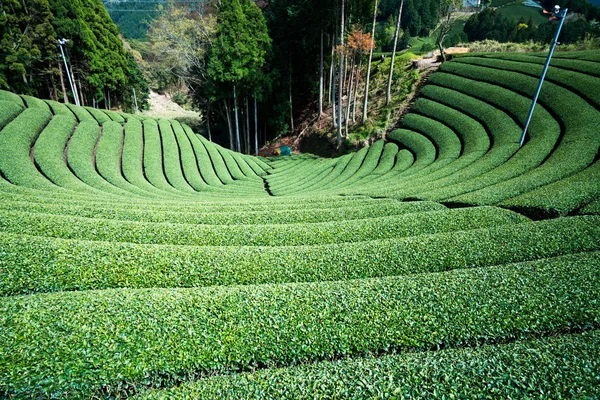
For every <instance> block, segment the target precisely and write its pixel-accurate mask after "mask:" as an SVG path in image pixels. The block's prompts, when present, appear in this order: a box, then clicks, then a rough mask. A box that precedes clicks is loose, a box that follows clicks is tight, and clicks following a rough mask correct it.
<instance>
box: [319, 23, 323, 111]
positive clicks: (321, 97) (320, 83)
mask: <svg viewBox="0 0 600 400" xmlns="http://www.w3.org/2000/svg"><path fill="white" fill-rule="evenodd" d="M322 115H323V28H321V65H320V68H319V119H321V116H322Z"/></svg>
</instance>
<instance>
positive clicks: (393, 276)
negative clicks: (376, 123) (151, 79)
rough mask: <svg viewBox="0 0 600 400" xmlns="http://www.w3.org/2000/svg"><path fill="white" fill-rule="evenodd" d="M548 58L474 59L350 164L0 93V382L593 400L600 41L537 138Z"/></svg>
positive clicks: (555, 95) (566, 72) (551, 77)
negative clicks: (524, 130)
mask: <svg viewBox="0 0 600 400" xmlns="http://www.w3.org/2000/svg"><path fill="white" fill-rule="evenodd" d="M350 4H354V2H353V1H352V2H350ZM279 5H281V4H279ZM313 6H314V7H315V10H316V9H317V8H316V7H317V4H316V3H314V4H313ZM355 6H356V7H358V5H357V4H356V5H355ZM413 6H415V4H414V3H413ZM352 7H354V6H351V5H350V8H351V10H352V9H353V8H352ZM289 11H290V12H291V13H292V14H294V15H296V13H297V15H304V14H303V11H302V7H300V8H297V9H290V10H289ZM350 13H352V11H350ZM543 60H544V54H535V53H533V54H527V55H524V54H515V55H507V54H501V55H498V54H480V55H473V54H469V55H465V56H461V57H457V58H456V59H455V60H453V61H451V62H448V63H445V64H444V65H442V66H441V67H440V71H438V72H436V73H434V74H432V75H431V76H429V78H428V82H427V85H425V86H424V88H422V90H421V92H420V95H419V96H418V98H417V100H416V101H415V102H414V105H413V106H412V107H411V109H410V111H409V112H407V113H406V114H405V116H404V118H403V120H402V122H401V123H400V124H399V125H398V126H397V128H399V129H395V130H394V131H393V132H392V133H391V134H390V135H389V139H390V140H389V141H387V142H386V141H382V140H380V141H376V142H373V143H370V146H367V147H364V148H362V149H360V150H358V151H356V152H352V153H349V154H346V155H344V156H342V157H338V158H330V159H323V158H319V157H316V156H314V155H310V154H298V155H292V156H290V157H286V158H277V159H264V158H254V157H250V156H244V155H241V154H238V153H234V152H231V151H229V150H226V149H223V148H221V147H220V146H218V145H215V144H214V143H211V142H209V141H207V140H206V139H204V138H203V137H201V136H199V135H196V134H194V133H193V132H192V130H191V129H190V128H189V127H188V126H185V125H181V124H180V123H178V122H176V121H167V120H161V121H158V122H157V121H156V120H153V119H151V118H147V117H139V116H133V115H129V114H124V113H117V112H111V111H100V110H98V109H87V110H86V109H85V108H82V107H75V106H72V105H67V106H65V105H64V104H61V103H58V102H54V101H48V102H45V101H41V100H39V99H36V98H34V97H29V96H23V97H19V96H16V95H14V94H11V93H8V92H2V91H0V121H4V122H2V124H3V125H2V127H1V130H0V142H1V143H0V172H1V173H0V343H2V344H3V345H2V346H0V397H7V398H13V397H14V398H21V397H27V398H29V397H34V398H43V397H49V398H50V397H56V398H105V397H115V398H116V397H119V398H128V397H131V396H133V395H135V394H142V395H144V394H148V395H155V396H159V397H160V396H171V395H172V396H176V397H182V398H186V397H188V398H197V397H202V396H206V397H208V398H214V397H236V396H237V397H239V398H252V396H255V397H259V398H264V397H285V396H288V398H302V397H303V396H304V397H315V396H321V397H353V396H354V397H385V396H387V397H398V396H404V395H410V396H413V397H414V396H422V397H427V398H435V397H436V396H437V397H443V396H448V395H455V396H456V397H461V396H462V397H478V396H479V395H480V394H481V396H496V397H523V396H529V397H535V396H538V397H539V393H544V395H545V396H551V397H557V398H560V397H573V396H575V397H578V396H580V397H585V396H588V397H589V395H592V396H593V394H594V393H595V392H597V390H596V389H597V388H598V382H597V379H596V374H595V373H594V370H593V368H595V367H594V365H595V364H593V362H592V364H590V361H589V360H594V361H595V360H596V359H597V358H598V357H596V355H595V354H596V353H597V350H596V349H597V347H598V346H597V345H596V343H595V342H594V341H593V340H592V339H590V338H592V337H593V338H596V336H597V334H596V332H590V333H586V332H585V331H588V330H592V331H597V330H598V328H600V325H598V321H599V320H600V319H599V316H600V309H599V308H598V302H597V298H598V295H599V294H600V293H599V289H598V288H600V281H599V279H600V277H599V275H598V273H597V265H598V264H599V262H600V216H598V215H581V216H576V217H567V215H579V214H598V213H599V211H598V210H599V204H600V203H599V202H598V196H599V189H598V185H597V182H598V179H599V178H600V175H599V171H600V169H599V166H600V164H599V162H598V157H597V154H598V149H599V148H600V141H599V140H600V139H599V137H598V135H597V132H598V128H599V127H598V126H597V125H598V124H597V121H600V119H598V108H599V107H600V104H599V99H598V96H597V94H596V92H597V90H596V89H597V86H598V82H597V80H598V78H599V77H600V73H599V72H598V68H596V67H597V65H596V64H597V63H598V61H600V58H599V57H598V56H597V54H596V53H594V52H575V53H570V54H565V53H557V54H556V61H555V63H554V64H553V66H552V67H551V69H550V71H549V73H548V75H547V81H546V83H545V84H544V88H543V90H542V95H541V97H540V102H539V104H538V107H537V108H536V111H535V113H534V116H533V117H534V118H533V120H532V123H531V125H530V130H529V136H528V139H527V141H526V143H525V145H524V146H523V147H519V144H518V139H519V134H520V127H521V126H522V125H523V124H524V121H525V118H526V117H527V113H528V111H529V106H530V104H531V96H532V93H533V90H534V89H535V88H536V85H537V76H538V75H539V72H540V69H541V64H542V63H543ZM239 85H240V86H239V87H240V90H241V91H243V89H242V88H243V81H240V83H239ZM401 90H403V89H402V88H401V87H400V88H398V91H401ZM286 93H287V92H286ZM265 101H269V100H265ZM25 106H26V107H27V108H25V109H23V108H24V107H25ZM389 110H390V109H387V110H386V112H388V111H389ZM51 112H52V114H54V115H51ZM216 112H218V111H216ZM90 113H94V115H95V116H96V118H94V117H93V116H92V114H90ZM74 117H76V119H77V121H76V119H75V118H74ZM395 128H396V127H395ZM65 156H66V160H65ZM65 161H66V163H65ZM418 199H433V200H437V201H444V202H446V204H445V205H443V204H440V203H433V202H429V201H425V202H422V201H416V200H418ZM401 200H407V201H401ZM408 200H411V201H408ZM456 203H458V204H456ZM464 203H472V204H474V205H477V207H460V206H461V205H462V206H464V205H465V204H464ZM487 203H489V204H498V205H500V206H502V207H504V208H510V209H512V210H514V211H519V212H524V213H525V215H527V216H528V217H531V218H533V219H536V220H537V219H540V218H541V219H544V220H540V221H535V222H534V221H531V220H530V219H529V218H527V217H525V216H524V215H521V214H517V213H515V212H514V211H509V210H506V209H502V208H497V207H489V206H481V204H487ZM455 206H457V207H455ZM549 217H550V218H552V219H546V218H549ZM554 217H556V218H554ZM569 334H573V335H569ZM590 340H592V341H590ZM594 340H595V339H594ZM552 346H556V348H552ZM442 349H443V350H442ZM370 355H376V356H377V357H373V358H372V357H370ZM280 367H281V368H280ZM365 371H367V372H365ZM365 376H366V377H367V380H368V385H366V384H364V382H363V381H365ZM547 376H552V377H553V378H552V379H548V378H547ZM423 377H425V378H423ZM191 381H192V382H191ZM365 382H366V381H365ZM573 382H575V383H573ZM573 388H576V389H573ZM153 389H165V390H166V391H157V392H155V391H153ZM146 390H147V393H143V392H146ZM273 393H275V394H273ZM590 393H591V394H590ZM271 394H273V395H271ZM481 396H480V397H481Z"/></svg>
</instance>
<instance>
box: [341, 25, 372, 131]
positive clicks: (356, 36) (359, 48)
mask: <svg viewBox="0 0 600 400" xmlns="http://www.w3.org/2000/svg"><path fill="white" fill-rule="evenodd" d="M346 50H347V53H348V55H350V56H351V57H352V66H351V67H350V80H349V83H348V86H349V88H348V91H347V93H348V100H347V103H346V137H347V136H348V124H349V120H350V106H351V104H352V102H353V101H354V104H356V90H357V88H358V76H359V74H360V69H361V67H362V58H363V55H364V54H365V53H366V52H367V51H369V50H371V51H372V50H373V40H372V38H371V34H370V33H363V31H362V29H360V28H359V27H357V26H355V27H354V28H352V31H351V32H350V34H349V35H348V45H347V46H346ZM356 58H359V60H361V62H360V63H359V67H358V70H356V69H355V67H356ZM355 77H356V84H354V79H355ZM353 88H354V99H353ZM353 114H354V113H353ZM352 120H353V121H354V116H353V118H352Z"/></svg>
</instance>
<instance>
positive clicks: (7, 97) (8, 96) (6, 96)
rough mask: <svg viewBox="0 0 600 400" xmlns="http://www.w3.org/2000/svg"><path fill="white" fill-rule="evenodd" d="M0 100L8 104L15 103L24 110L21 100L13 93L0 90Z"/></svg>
mask: <svg viewBox="0 0 600 400" xmlns="http://www.w3.org/2000/svg"><path fill="white" fill-rule="evenodd" d="M0 100H1V101H7V102H9V103H15V104H16V105H18V106H20V107H21V108H25V103H24V102H23V99H22V98H21V96H19V95H18V94H14V93H13V92H8V91H6V90H2V89H0Z"/></svg>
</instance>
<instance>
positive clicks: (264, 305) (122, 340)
mask: <svg viewBox="0 0 600 400" xmlns="http://www.w3.org/2000/svg"><path fill="white" fill-rule="evenodd" d="M596 223H597V221H596ZM575 260H578V261H579V262H577V261H575ZM574 261H575V262H574ZM598 262H599V260H598V254H597V253H590V254H584V255H579V256H570V257H566V258H557V259H552V260H545V261H538V262H534V263H531V264H530V263H525V264H517V265H505V266H499V267H491V268H485V269H475V270H466V271H455V272H452V273H445V274H424V275H417V276H410V277H390V278H382V279H373V280H359V281H354V282H352V281H349V282H347V283H346V284H345V285H343V286H340V285H339V283H338V282H320V283H312V284H289V285H277V286H270V285H265V286H245V287H244V286H238V287H230V288H226V287H225V288H223V287H221V288H208V289H148V290H131V289H122V290H119V291H114V290H107V291H87V292H80V293H78V292H64V293H56V294H43V295H33V296H26V297H15V298H9V299H1V300H0V309H1V311H2V312H1V313H0V315H2V316H3V318H2V320H0V323H1V324H2V325H1V326H2V329H1V330H0V335H1V339H2V342H3V343H5V344H6V345H5V346H3V347H2V348H1V350H0V359H2V360H3V362H2V363H0V365H1V366H2V368H1V369H0V376H2V381H3V382H6V383H7V384H6V385H5V386H4V388H3V390H4V392H5V394H7V395H12V394H18V393H23V392H25V391H28V392H29V393H30V394H32V395H34V396H47V395H49V394H51V393H52V394H53V395H57V396H69V397H71V398H75V397H76V398H82V397H91V396H94V395H98V394H99V393H101V392H102V391H104V393H105V394H106V395H117V393H119V392H120V391H121V390H127V389H129V390H132V389H133V387H134V385H135V386H138V385H141V384H142V383H145V384H146V385H148V386H151V387H152V386H156V385H159V384H162V385H164V384H169V385H171V384H174V383H178V382H181V381H182V380H183V379H184V377H185V376H186V375H187V373H186V372H185V371H189V372H190V373H192V374H193V375H194V376H198V375H200V376H202V375H204V374H209V373H231V372H236V371H240V370H250V369H252V368H254V367H255V366H257V365H266V366H270V367H273V366H280V365H294V364H298V363H301V362H308V361H317V360H328V359H332V358H334V357H343V356H349V355H357V354H365V353H367V352H369V351H385V350H396V351H402V350H409V349H414V350H425V349H431V348H436V347H437V346H464V345H475V344H478V343H481V342H484V343H485V342H486V341H488V340H489V339H488V338H489V337H490V335H493V336H494V337H495V338H498V339H504V340H506V339H511V338H520V337H524V336H525V335H532V334H535V335H551V334H552V333H554V332H557V331H562V332H564V331H569V330H571V329H577V328H581V327H585V326H595V324H596V320H597V318H598V316H599V314H600V310H599V309H598V305H597V301H596V300H597V297H598V295H599V294H600V293H599V289H598V288H600V281H599V276H598V274H597V273H596V267H595V265H597V263H598ZM407 299H410V300H407ZM82 309H85V310H87V312H85V313H82V312H80V311H79V310H82ZM165 310H168V312H165ZM367 310H368V311H367ZM499 310H500V311H499ZM365 311H367V312H368V318H366V317H365ZM498 312H500V313H501V314H500V315H501V317H498ZM57 322H58V323H59V324H60V326H62V327H64V329H68V332H69V334H68V335H48V331H53V330H54V329H56V324H57ZM107 326H110V327H112V329H106V327H107ZM392 327H393V328H392ZM24 335H27V337H28V338H29V340H21V339H20V338H22V337H23V336H24ZM42 342H43V343H45V346H46V347H48V348H52V350H53V351H52V353H51V354H48V353H47V352H39V351H36V350H37V349H38V343H42ZM9 349H10V351H9ZM84 355H85V356H84ZM133 359H135V360H136V362H135V363H131V360H133ZM91 360H99V361H100V360H102V362H101V363H100V362H99V363H97V364H95V365H96V371H97V373H96V374H89V372H88V371H89V368H90V365H89V364H88V363H89V362H90V361H91ZM40 365H43V366H44V368H37V367H38V366H40ZM67 366H68V367H67ZM67 374H68V375H67ZM67 376H68V379H67Z"/></svg>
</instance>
